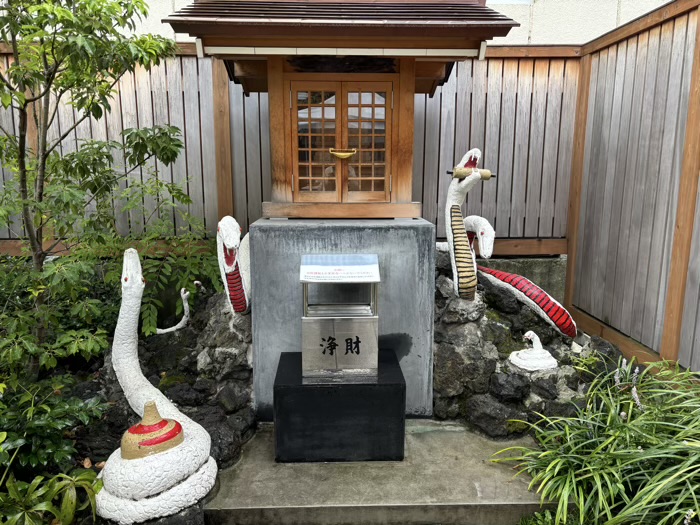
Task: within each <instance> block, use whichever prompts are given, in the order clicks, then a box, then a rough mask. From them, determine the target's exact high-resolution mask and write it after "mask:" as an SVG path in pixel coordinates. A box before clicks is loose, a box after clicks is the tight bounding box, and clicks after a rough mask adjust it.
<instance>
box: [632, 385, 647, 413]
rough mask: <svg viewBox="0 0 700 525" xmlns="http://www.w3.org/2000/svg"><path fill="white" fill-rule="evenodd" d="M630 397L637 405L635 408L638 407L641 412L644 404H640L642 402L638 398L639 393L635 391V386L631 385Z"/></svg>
mask: <svg viewBox="0 0 700 525" xmlns="http://www.w3.org/2000/svg"><path fill="white" fill-rule="evenodd" d="M632 399H634V403H635V405H637V408H639V410H641V411H642V412H643V411H644V405H642V402H641V401H640V400H639V393H638V392H637V387H636V386H633V387H632Z"/></svg>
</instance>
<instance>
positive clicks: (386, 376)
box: [273, 349, 406, 463]
mask: <svg viewBox="0 0 700 525" xmlns="http://www.w3.org/2000/svg"><path fill="white" fill-rule="evenodd" d="M273 403H274V408H273V412H274V420H275V459H276V460H277V461H279V462H285V463H286V462H303V461H401V460H403V457H404V433H405V427H406V415H405V414H406V382H405V381H404V377H403V374H402V372H401V367H400V366H399V362H398V361H397V359H396V355H395V354H394V352H393V351H392V350H381V349H380V350H379V377H378V379H377V382H376V383H354V384H349V383H333V384H312V385H309V384H306V385H304V384H302V377H301V354H300V353H298V352H294V353H292V352H284V353H282V355H281V356H280V361H279V365H278V367H277V376H276V377H275V385H274V401H273Z"/></svg>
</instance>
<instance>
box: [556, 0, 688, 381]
mask: <svg viewBox="0 0 700 525" xmlns="http://www.w3.org/2000/svg"><path fill="white" fill-rule="evenodd" d="M699 4H700V2H699V1H692V0H677V1H676V2H674V3H672V4H669V5H668V6H664V8H661V9H659V10H657V11H655V12H653V13H651V14H650V15H647V16H646V17H643V18H641V19H639V20H637V21H634V22H632V23H630V24H628V26H624V27H623V28H620V29H618V30H615V31H613V32H611V33H610V34H609V35H604V36H603V37H601V38H599V39H597V40H595V41H593V42H591V43H589V44H586V45H584V46H583V47H582V55H583V56H584V59H585V60H587V61H589V63H590V78H589V80H588V85H587V86H584V89H587V93H585V95H586V96H583V97H581V98H580V99H579V101H578V103H579V104H582V103H586V101H587V110H585V112H584V113H585V126H586V129H585V137H584V139H585V140H583V141H582V142H583V144H581V145H579V144H578V143H576V144H575V148H582V149H583V151H582V152H579V155H578V157H580V160H579V161H578V162H580V165H579V166H577V165H576V164H574V173H577V171H580V173H581V176H580V178H579V177H578V175H577V176H575V177H574V180H572V183H571V184H572V192H571V201H572V209H574V210H578V211H579V213H578V215H577V217H576V220H575V221H574V222H573V223H572V232H573V233H572V237H573V238H575V242H576V246H575V250H573V251H572V250H571V248H570V253H569V255H570V265H569V268H570V272H569V275H568V276H567V280H568V281H569V282H568V293H567V298H566V303H567V307H570V308H571V309H572V310H573V313H574V316H575V317H576V318H577V320H578V321H579V322H580V324H581V326H582V327H583V328H584V329H586V331H589V332H591V333H597V334H599V335H603V336H604V337H607V338H609V339H614V340H615V342H618V343H619V344H622V345H623V346H626V347H627V348H628V349H630V350H632V353H636V352H637V351H639V353H640V355H644V353H645V348H644V347H646V348H648V349H652V350H653V351H654V352H656V353H657V354H660V355H661V357H664V358H670V359H677V358H679V359H680V362H681V364H683V365H686V366H687V365H691V364H692V366H694V367H696V368H698V367H700V345H699V344H698V342H699V339H700V338H699V337H698V330H697V323H698V321H699V320H700V319H699V318H698V316H697V312H698V301H699V299H700V275H699V274H698V272H699V271H700V270H698V267H700V262H699V261H700V246H698V245H699V244H700V239H699V237H700V234H699V233H698V232H697V229H698V226H697V224H698V222H700V219H698V218H696V219H695V224H696V226H695V228H696V232H695V235H694V240H693V244H692V246H691V243H690V239H691V237H693V235H692V228H693V217H695V216H697V214H698V213H700V211H698V210H697V209H695V203H696V199H697V188H698V186H697V178H698V167H699V166H700V163H698V161H697V159H695V157H697V152H698V151H700V149H698V144H697V142H698V139H699V138H700V134H698V132H697V129H698V121H697V120H696V119H697V115H698V114H700V113H698V111H697V110H698V108H700V106H698V107H696V106H695V105H697V104H700V101H698V100H695V99H697V94H698V93H699V91H698V86H697V83H698V82H700V64H699V63H698V62H699V60H698V57H699V56H700V55H699V54H698V52H697V49H696V44H697V42H696V41H697V39H698V9H700V8H699V7H698V5H699ZM587 67H588V66H587ZM689 115H696V116H695V117H694V119H693V120H690V121H689ZM690 118H693V117H690ZM583 120H584V119H582V122H583ZM693 165H694V166H695V168H694V169H693V168H692V166H693ZM681 203H682V205H681ZM693 253H694V254H695V255H693ZM679 283H681V284H679ZM683 293H685V300H683V296H682V295H683ZM638 343H641V345H644V346H641V345H639V344H638ZM635 345H636V346H635ZM645 357H646V356H645Z"/></svg>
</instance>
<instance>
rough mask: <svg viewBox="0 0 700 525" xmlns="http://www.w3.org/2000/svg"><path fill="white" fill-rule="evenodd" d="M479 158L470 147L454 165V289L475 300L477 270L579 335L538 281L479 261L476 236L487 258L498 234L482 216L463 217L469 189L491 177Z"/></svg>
mask: <svg viewBox="0 0 700 525" xmlns="http://www.w3.org/2000/svg"><path fill="white" fill-rule="evenodd" d="M480 158H481V151H480V150H478V149H471V150H469V151H468V152H467V153H466V154H465V155H464V157H462V160H461V161H460V162H459V164H457V166H456V167H455V170H454V176H453V179H452V181H451V183H450V186H449V189H448V191H447V203H446V205H445V230H446V232H447V243H448V246H449V251H450V261H451V263H452V275H453V282H454V290H455V292H456V293H457V294H458V295H459V297H461V298H463V299H467V300H473V299H474V296H475V293H476V285H477V271H478V272H479V273H480V274H481V276H482V277H483V278H484V279H487V280H488V281H489V282H490V283H492V284H493V285H495V286H498V287H499V288H504V289H507V290H509V291H510V292H511V293H513V294H514V295H515V296H516V298H517V299H518V300H519V301H521V302H522V303H525V304H527V305H528V306H530V307H531V308H532V309H533V310H534V311H535V312H536V313H537V315H539V316H540V317H541V318H542V319H544V320H545V321H546V322H547V323H548V324H550V325H551V326H552V327H554V328H555V329H556V330H557V331H558V332H560V333H561V334H562V335H565V336H568V337H576V323H575V322H574V320H573V318H572V317H571V314H570V313H569V312H568V311H567V310H566V308H564V307H563V306H562V305H561V304H559V302H557V301H556V300H555V299H554V298H552V297H551V296H550V295H549V294H548V293H547V292H545V291H544V290H542V289H541V288H540V287H539V286H537V285H536V284H535V283H533V282H532V281H530V280H529V279H526V278H525V277H523V276H521V275H517V274H512V273H507V272H502V271H499V270H493V269H491V268H485V267H483V266H479V265H477V264H476V255H475V253H474V239H478V241H479V251H480V254H481V256H482V257H484V258H486V259H488V258H489V257H490V256H491V254H492V252H493V243H494V240H495V235H496V234H495V231H494V229H493V227H492V226H491V224H489V222H488V221H487V220H486V219H484V218H483V217H479V216H476V215H471V216H469V217H467V218H465V219H462V204H463V203H464V200H465V199H466V196H467V192H468V191H469V190H471V189H472V188H473V187H474V186H475V185H476V183H477V182H479V181H480V180H486V179H487V178H488V177H489V176H490V172H488V171H486V170H479V169H478V164H479V159H480ZM485 171H486V173H487V174H488V175H486V176H484V172H485Z"/></svg>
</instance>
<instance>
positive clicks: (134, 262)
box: [122, 248, 146, 292]
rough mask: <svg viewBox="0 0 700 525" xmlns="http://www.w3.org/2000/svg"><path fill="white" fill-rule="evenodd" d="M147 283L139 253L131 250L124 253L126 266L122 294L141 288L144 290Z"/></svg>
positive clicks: (123, 268) (124, 265) (123, 274)
mask: <svg viewBox="0 0 700 525" xmlns="http://www.w3.org/2000/svg"><path fill="white" fill-rule="evenodd" d="M145 286H146V281H145V280H144V278H143V273H142V271H141V261H140V259H139V252H137V251H136V250H135V249H134V248H129V249H127V250H126V251H125V252H124V264H123V265H122V292H123V291H125V290H133V289H137V288H140V289H141V290H143V289H144V288H145Z"/></svg>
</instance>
